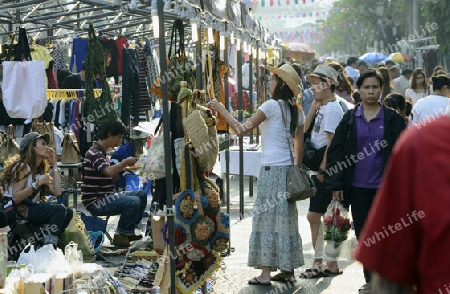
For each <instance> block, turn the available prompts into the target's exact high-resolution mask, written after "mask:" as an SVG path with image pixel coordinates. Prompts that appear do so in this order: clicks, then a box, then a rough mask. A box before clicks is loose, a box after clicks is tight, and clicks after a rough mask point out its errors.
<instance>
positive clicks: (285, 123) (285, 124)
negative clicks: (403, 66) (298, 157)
mask: <svg viewBox="0 0 450 294" xmlns="http://www.w3.org/2000/svg"><path fill="white" fill-rule="evenodd" d="M278 106H280V110H281V116H282V117H283V122H284V128H285V129H284V132H286V128H287V122H286V117H285V116H284V111H283V107H281V103H280V101H278ZM286 142H287V144H288V147H289V155H290V156H291V164H292V165H294V156H293V155H292V150H291V144H290V143H289V138H288V136H287V135H286Z"/></svg>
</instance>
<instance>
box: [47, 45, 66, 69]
mask: <svg viewBox="0 0 450 294" xmlns="http://www.w3.org/2000/svg"><path fill="white" fill-rule="evenodd" d="M50 55H51V56H52V58H53V61H54V62H55V64H54V66H55V68H67V62H66V57H65V54H64V52H63V51H62V49H61V48H59V47H56V46H53V47H52V48H50Z"/></svg>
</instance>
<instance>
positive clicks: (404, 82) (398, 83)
mask: <svg viewBox="0 0 450 294" xmlns="http://www.w3.org/2000/svg"><path fill="white" fill-rule="evenodd" d="M393 84H394V87H395V90H396V91H397V92H398V93H400V94H402V95H405V91H406V89H408V88H409V86H410V85H411V82H410V80H408V79H407V78H406V77H405V76H404V75H400V76H399V77H398V78H396V79H394V80H393Z"/></svg>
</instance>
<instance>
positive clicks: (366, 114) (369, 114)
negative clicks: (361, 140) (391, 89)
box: [363, 106, 380, 121]
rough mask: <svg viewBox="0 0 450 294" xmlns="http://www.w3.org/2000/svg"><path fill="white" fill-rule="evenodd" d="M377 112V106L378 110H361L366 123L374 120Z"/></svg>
mask: <svg viewBox="0 0 450 294" xmlns="http://www.w3.org/2000/svg"><path fill="white" fill-rule="evenodd" d="M378 112H380V106H378V108H377V109H375V110H373V111H366V110H364V108H363V113H364V117H365V118H366V120H367V121H371V120H372V119H374V118H375V117H376V116H377V114H378Z"/></svg>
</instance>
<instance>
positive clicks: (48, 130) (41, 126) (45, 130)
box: [33, 122, 56, 150]
mask: <svg viewBox="0 0 450 294" xmlns="http://www.w3.org/2000/svg"><path fill="white" fill-rule="evenodd" d="M33 130H34V131H35V132H36V133H38V134H40V135H43V134H48V135H49V136H50V142H49V144H48V145H49V147H51V148H53V150H56V143H55V131H54V130H53V123H51V122H44V123H37V124H36V126H35V127H34V128H33Z"/></svg>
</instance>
